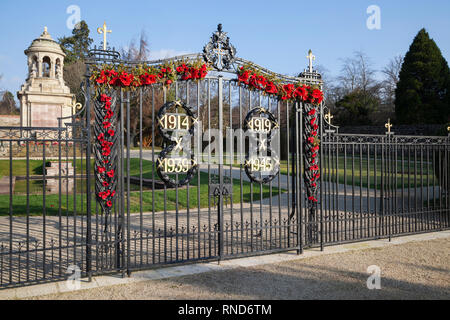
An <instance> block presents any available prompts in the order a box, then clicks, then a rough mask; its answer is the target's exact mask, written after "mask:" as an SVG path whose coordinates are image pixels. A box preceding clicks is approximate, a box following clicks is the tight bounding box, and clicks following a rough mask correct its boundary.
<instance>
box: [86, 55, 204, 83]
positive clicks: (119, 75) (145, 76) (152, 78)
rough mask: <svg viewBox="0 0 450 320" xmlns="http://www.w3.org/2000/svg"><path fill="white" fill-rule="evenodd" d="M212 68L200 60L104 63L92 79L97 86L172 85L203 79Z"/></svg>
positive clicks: (93, 73)
mask: <svg viewBox="0 0 450 320" xmlns="http://www.w3.org/2000/svg"><path fill="white" fill-rule="evenodd" d="M209 70H210V68H209V67H208V65H207V64H205V63H202V62H200V61H196V62H193V63H188V62H176V63H175V62H171V63H167V64H164V65H160V66H147V65H139V66H137V67H133V68H129V67H125V66H123V65H118V66H111V65H103V66H102V67H100V68H98V69H97V70H94V71H93V72H92V76H91V81H93V83H94V85H95V86H96V87H97V88H111V87H120V88H130V89H135V88H139V87H143V86H149V85H152V84H156V83H161V84H163V85H165V86H167V87H170V85H172V83H174V82H175V81H176V80H178V79H181V80H201V79H204V78H205V77H206V75H207V74H208V71H209Z"/></svg>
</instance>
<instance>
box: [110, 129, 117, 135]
mask: <svg viewBox="0 0 450 320" xmlns="http://www.w3.org/2000/svg"><path fill="white" fill-rule="evenodd" d="M108 134H109V135H110V136H111V137H114V135H115V134H116V132H115V131H114V130H113V129H109V130H108Z"/></svg>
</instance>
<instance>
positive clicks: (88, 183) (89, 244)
mask: <svg viewBox="0 0 450 320" xmlns="http://www.w3.org/2000/svg"><path fill="white" fill-rule="evenodd" d="M89 77H90V70H89V64H86V80H85V81H86V102H85V104H86V108H85V110H86V139H87V141H86V193H87V195H86V272H87V274H88V277H89V282H91V281H92V234H91V233H92V231H91V199H92V198H91V197H92V195H91V104H90V102H91V87H90V80H89ZM81 161H83V159H81Z"/></svg>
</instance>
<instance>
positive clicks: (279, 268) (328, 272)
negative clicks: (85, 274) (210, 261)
mask: <svg viewBox="0 0 450 320" xmlns="http://www.w3.org/2000/svg"><path fill="white" fill-rule="evenodd" d="M370 265H378V266H379V267H380V268H381V272H382V275H381V289H380V290H368V289H367V287H366V281H367V277H368V276H369V275H368V274H367V272H366V270H367V267H368V266H370ZM38 299H107V300H110V299H258V300H259V299H450V238H445V239H437V240H430V241H420V242H409V243H406V244H400V245H392V246H387V247H383V248H374V249H365V250H356V251H350V252H345V253H336V254H327V255H321V256H316V257H311V258H305V259H301V260H294V261H290V262H283V263H278V264H269V265H263V266H258V267H251V268H238V269H232V270H225V271H220V272H208V273H203V274H197V275H190V276H182V277H177V278H170V279H165V280H153V281H146V282H140V283H134V284H127V285H120V286H114V287H106V288H99V289H91V290H84V291H78V292H75V293H74V292H72V293H65V294H58V295H50V296H44V297H39V298H38Z"/></svg>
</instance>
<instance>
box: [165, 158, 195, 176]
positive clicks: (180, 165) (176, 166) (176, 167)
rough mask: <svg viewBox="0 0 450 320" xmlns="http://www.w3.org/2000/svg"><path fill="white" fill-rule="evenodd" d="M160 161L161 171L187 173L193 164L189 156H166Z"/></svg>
mask: <svg viewBox="0 0 450 320" xmlns="http://www.w3.org/2000/svg"><path fill="white" fill-rule="evenodd" d="M158 162H159V165H158V166H159V168H160V169H162V170H161V171H163V172H167V173H187V172H188V171H189V169H190V167H191V165H192V163H191V160H190V159H188V158H165V159H163V160H158Z"/></svg>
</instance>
